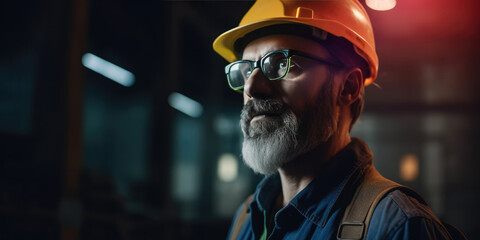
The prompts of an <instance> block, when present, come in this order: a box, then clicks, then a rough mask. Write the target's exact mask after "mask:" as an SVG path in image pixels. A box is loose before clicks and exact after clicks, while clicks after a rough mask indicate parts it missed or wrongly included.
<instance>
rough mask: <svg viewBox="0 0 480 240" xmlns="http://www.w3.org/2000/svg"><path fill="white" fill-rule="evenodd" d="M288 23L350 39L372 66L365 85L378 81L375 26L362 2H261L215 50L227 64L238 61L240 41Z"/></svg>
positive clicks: (258, 2)
mask: <svg viewBox="0 0 480 240" xmlns="http://www.w3.org/2000/svg"><path fill="white" fill-rule="evenodd" d="M285 23H297V24H305V25H309V26H313V27H316V28H319V29H322V30H324V31H326V32H328V33H331V34H333V35H335V36H337V37H343V38H345V39H347V40H348V41H349V42H351V43H352V44H353V47H354V49H355V51H356V52H357V54H358V55H360V56H361V57H362V58H363V59H365V60H366V61H367V63H368V65H369V68H370V76H368V77H367V78H366V79H365V85H369V84H371V83H372V82H373V81H374V80H375V78H376V77H377V73H378V56H377V53H376V51H375V40H374V38H373V30H372V25H371V23H370V18H369V17H368V15H367V12H366V11H365V9H364V8H363V6H362V5H361V4H360V2H358V0H320V1H301V0H257V1H256V2H255V4H254V5H253V6H252V7H251V8H250V10H249V11H248V12H247V13H246V14H245V16H244V17H243V19H242V21H241V22H240V24H239V26H238V27H236V28H234V29H231V30H229V31H227V32H225V33H223V34H222V35H220V36H219V37H218V38H217V39H215V41H214V42H213V49H214V50H215V51H216V52H217V53H218V54H220V55H221V56H222V57H223V58H225V59H226V60H227V61H229V62H233V61H236V60H238V59H239V58H240V56H241V52H238V51H236V50H235V48H234V45H235V42H236V41H237V40H238V39H240V38H242V37H244V36H245V35H246V34H248V33H250V32H252V31H255V30H257V29H260V28H263V27H267V26H272V25H278V24H285Z"/></svg>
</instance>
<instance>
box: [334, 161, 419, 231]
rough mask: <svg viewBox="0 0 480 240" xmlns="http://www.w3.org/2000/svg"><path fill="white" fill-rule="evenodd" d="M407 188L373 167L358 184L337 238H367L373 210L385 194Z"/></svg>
mask: <svg viewBox="0 0 480 240" xmlns="http://www.w3.org/2000/svg"><path fill="white" fill-rule="evenodd" d="M397 188H402V189H403V188H405V189H408V191H412V192H414V191H413V190H411V189H409V188H407V187H405V186H402V185H400V184H398V183H396V182H393V181H390V180H388V179H386V178H384V177H383V176H382V175H380V173H379V172H378V171H377V170H376V169H375V167H373V166H372V167H371V169H369V171H367V173H366V175H365V179H364V180H363V182H362V183H361V184H360V186H358V188H357V191H356V192H355V195H354V196H353V198H352V201H351V202H350V204H349V205H348V206H347V208H346V209H345V214H344V215H343V219H342V222H341V224H340V226H339V227H338V231H337V239H365V237H366V235H367V230H368V225H369V223H370V219H371V217H372V214H373V210H374V209H375V207H376V206H377V204H378V202H379V201H380V200H381V199H382V197H383V196H384V195H386V194H387V193H388V192H390V191H392V190H393V189H397Z"/></svg>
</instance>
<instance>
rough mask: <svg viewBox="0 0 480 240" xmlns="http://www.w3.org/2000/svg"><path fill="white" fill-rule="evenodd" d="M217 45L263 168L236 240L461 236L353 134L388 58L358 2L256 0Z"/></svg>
mask: <svg viewBox="0 0 480 240" xmlns="http://www.w3.org/2000/svg"><path fill="white" fill-rule="evenodd" d="M214 49H215V51H217V52H218V53H219V54H220V55H221V56H223V57H224V58H225V59H227V60H228V61H230V62H232V63H230V64H228V65H227V66H226V67H225V73H226V76H227V80H228V83H229V85H230V87H231V88H232V89H233V90H235V91H239V92H243V98H244V108H243V110H242V113H241V121H240V124H241V128H242V131H243V135H244V142H243V148H242V156H243V159H244V162H245V163H246V164H247V165H248V166H249V167H250V168H252V169H253V171H255V172H257V173H260V174H263V175H265V176H266V177H265V179H264V180H263V181H262V182H261V183H260V184H259V185H258V187H257V190H256V192H255V194H254V195H252V197H251V198H249V199H248V200H247V201H246V203H245V204H244V205H242V206H240V207H239V209H238V211H237V213H236V215H235V219H234V224H233V226H232V228H231V230H230V233H229V238H230V239H451V236H450V234H449V232H448V231H447V229H446V228H445V226H444V225H443V224H442V223H441V222H440V221H439V220H438V218H437V217H436V216H435V215H434V213H433V212H432V211H431V210H430V208H429V207H428V206H427V205H426V203H425V202H424V201H423V200H422V199H421V197H419V196H418V195H417V194H416V193H415V192H414V191H413V190H410V189H408V188H406V187H403V186H400V185H398V184H396V183H393V182H391V181H389V180H387V179H384V178H383V177H381V176H380V175H379V174H378V172H377V171H376V170H375V168H374V167H373V165H372V161H373V156H372V153H371V152H370V150H369V149H368V147H367V145H366V144H365V143H364V142H363V141H362V140H360V139H358V138H351V137H350V130H351V129H352V126H353V124H354V123H355V121H356V120H357V119H358V117H359V115H360V113H361V111H362V108H363V102H364V100H363V95H364V86H365V85H369V84H371V83H372V82H373V81H374V80H375V77H376V75H377V71H378V57H377V54H376V51H375V44H374V40H373V32H372V27H371V24H370V20H369V18H368V16H367V14H366V12H365V9H363V7H362V6H361V4H360V3H359V2H358V1H356V0H342V1H298V0H258V1H257V2H256V3H255V4H254V5H253V6H252V8H251V9H250V10H249V11H248V12H247V14H246V15H245V16H244V18H243V20H242V22H241V23H240V25H239V26H238V27H237V28H234V29H232V30H230V31H227V32H226V33H224V34H222V35H220V36H219V37H218V38H217V39H216V40H215V42H214Z"/></svg>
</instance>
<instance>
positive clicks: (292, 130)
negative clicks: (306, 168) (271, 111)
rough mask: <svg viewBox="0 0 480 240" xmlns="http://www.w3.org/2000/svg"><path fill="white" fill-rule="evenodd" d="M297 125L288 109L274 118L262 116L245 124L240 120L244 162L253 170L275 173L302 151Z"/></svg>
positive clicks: (262, 172) (266, 173) (294, 117)
mask: <svg viewBox="0 0 480 240" xmlns="http://www.w3.org/2000/svg"><path fill="white" fill-rule="evenodd" d="M242 115H243V114H242ZM299 125H300V124H299V122H298V118H297V117H296V116H295V115H294V114H293V113H292V112H291V111H286V112H284V113H283V114H282V116H281V117H280V118H278V119H277V118H275V119H262V120H260V121H256V122H254V123H253V124H248V125H247V124H246V123H245V121H241V126H242V131H243V136H244V141H243V147H242V155H243V160H244V162H245V164H246V165H247V166H249V167H250V168H251V169H252V170H253V171H254V172H256V173H260V174H264V175H269V174H272V173H275V172H276V171H277V169H278V168H279V167H281V166H283V165H284V164H286V163H287V162H289V161H290V160H291V159H293V158H294V157H295V156H296V155H298V154H299V153H300V152H302V151H301V150H300V149H299V144H298V139H297V133H298V128H299Z"/></svg>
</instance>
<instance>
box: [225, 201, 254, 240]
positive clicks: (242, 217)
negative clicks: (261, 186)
mask: <svg viewBox="0 0 480 240" xmlns="http://www.w3.org/2000/svg"><path fill="white" fill-rule="evenodd" d="M252 200H253V194H252V195H250V196H248V198H247V200H245V202H244V203H243V206H242V210H240V213H239V214H238V216H237V218H236V219H235V223H234V224H233V230H232V234H230V240H235V239H237V237H238V234H240V231H241V230H242V227H243V225H245V222H246V221H247V219H248V216H250V212H249V211H248V205H249V204H250V202H252Z"/></svg>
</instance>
